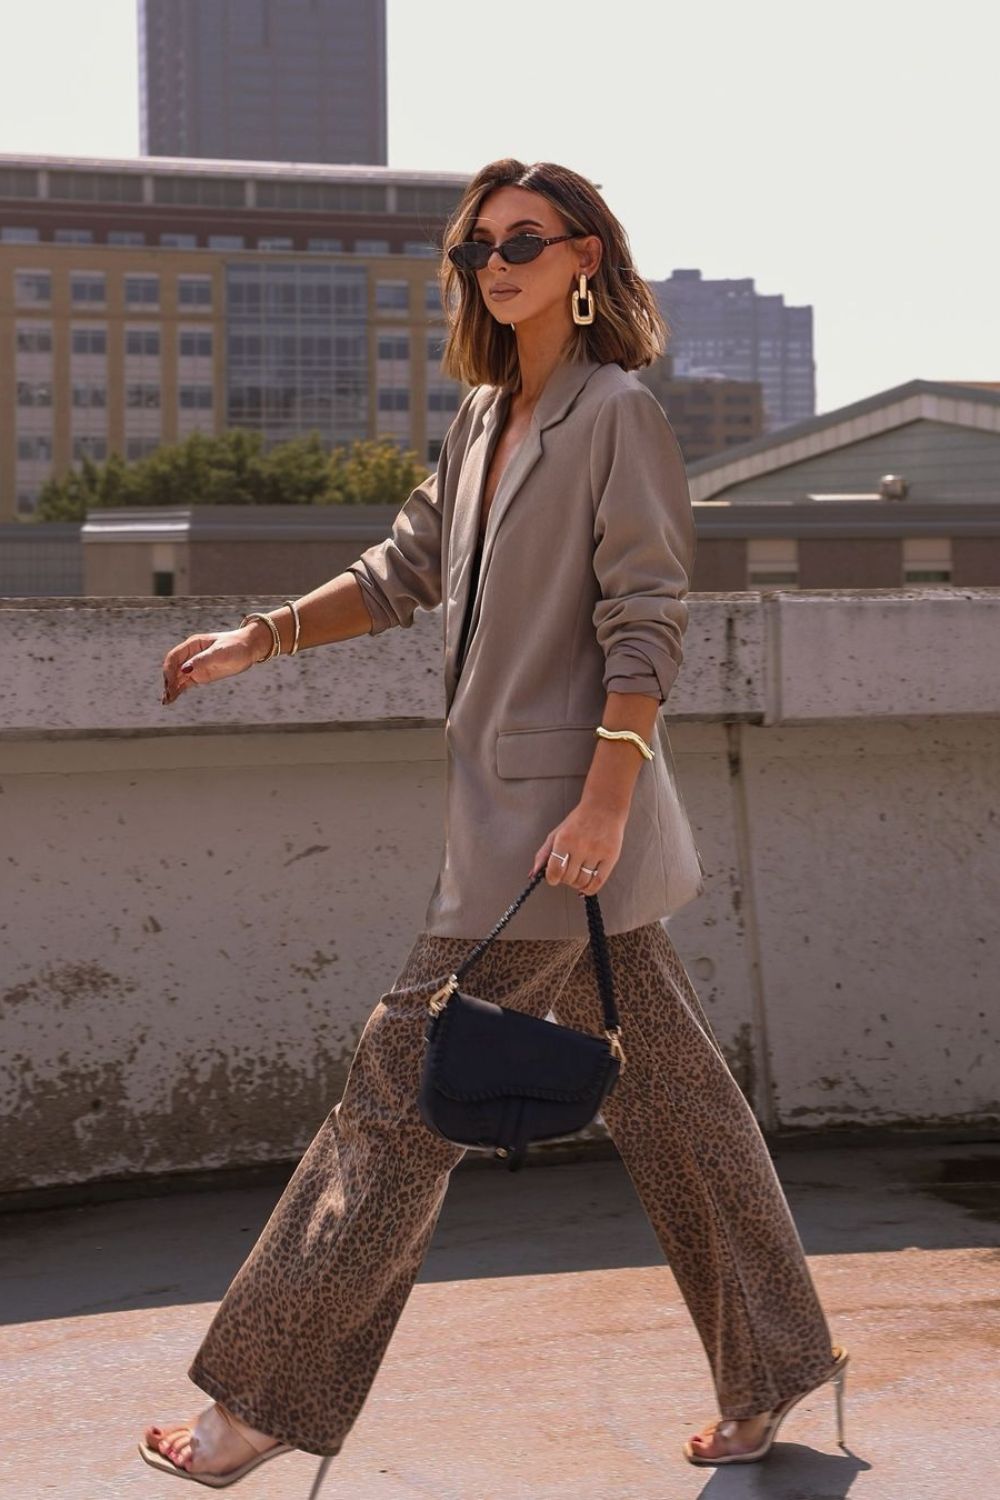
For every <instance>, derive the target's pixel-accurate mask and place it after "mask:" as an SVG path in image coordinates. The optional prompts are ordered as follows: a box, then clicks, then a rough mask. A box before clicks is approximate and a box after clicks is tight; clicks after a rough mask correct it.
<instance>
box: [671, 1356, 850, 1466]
mask: <svg viewBox="0 0 1000 1500" xmlns="http://www.w3.org/2000/svg"><path fill="white" fill-rule="evenodd" d="M833 1354H834V1363H833V1366H832V1368H831V1369H830V1371H829V1373H828V1374H826V1375H824V1376H823V1379H822V1380H820V1381H818V1382H817V1383H816V1385H813V1386H810V1387H809V1389H808V1390H807V1391H800V1392H799V1394H798V1395H797V1396H788V1397H787V1398H786V1399H785V1400H784V1401H782V1402H780V1403H779V1404H778V1405H777V1406H776V1407H775V1408H774V1410H773V1411H770V1412H768V1417H767V1426H766V1427H765V1428H764V1432H763V1435H762V1437H761V1440H760V1442H759V1443H758V1445H757V1447H756V1448H752V1449H750V1451H749V1452H747V1453H722V1454H720V1455H719V1456H718V1458H706V1457H703V1456H702V1455H701V1454H700V1453H696V1452H695V1451H694V1449H693V1448H692V1446H691V1440H690V1438H689V1439H688V1441H687V1442H686V1443H685V1444H684V1457H685V1458H686V1459H687V1461H688V1463H689V1464H701V1465H705V1466H708V1465H715V1464H752V1463H756V1462H758V1460H759V1459H762V1458H766V1457H767V1455H768V1454H769V1453H770V1451H771V1446H772V1444H773V1443H774V1440H775V1438H776V1437H777V1436H778V1429H779V1428H780V1426H781V1424H782V1422H783V1421H784V1420H785V1418H786V1417H787V1416H788V1413H789V1412H790V1411H791V1409H792V1407H793V1406H795V1405H796V1403H797V1402H799V1401H801V1400H802V1399H803V1398H804V1397H806V1396H809V1395H811V1394H812V1392H813V1391H818V1390H819V1388H820V1386H823V1385H826V1384H827V1383H828V1382H831V1381H832V1383H833V1390H834V1395H835V1396H836V1399H837V1442H838V1443H839V1444H840V1445H841V1447H843V1444H844V1382H845V1380H846V1376H847V1362H848V1360H849V1359H850V1355H849V1354H848V1352H847V1350H846V1349H843V1348H841V1347H840V1346H839V1345H837V1346H836V1347H835V1348H834V1350H833ZM736 1427H737V1423H736V1422H735V1421H733V1420H732V1419H730V1420H729V1421H721V1422H716V1423H715V1425H714V1426H713V1427H712V1428H711V1431H710V1434H709V1436H714V1435H715V1433H718V1434H719V1436H720V1437H724V1438H728V1437H733V1436H734V1435H735V1432H736Z"/></svg>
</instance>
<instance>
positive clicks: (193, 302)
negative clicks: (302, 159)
mask: <svg viewBox="0 0 1000 1500" xmlns="http://www.w3.org/2000/svg"><path fill="white" fill-rule="evenodd" d="M466 181H467V178H466V177H464V176H462V175H460V174H449V173H432V172H407V171H394V170H392V169H390V168H388V167H344V166H339V167H338V166H331V167H309V166H298V167H294V166H288V165H285V164H280V163H274V162H255V163H249V164H247V163H239V164H237V163H233V162H201V161H198V162H193V161H179V160H174V161H170V160H164V159H159V158H156V159H154V158H148V157H147V158H137V159H130V160H117V159H85V158H74V157H30V158H26V157H13V156H0V521H3V520H5V519H6V520H11V519H15V518H16V517H28V516H30V515H31V513H32V512H33V510H34V508H35V505H36V503H37V499H38V494H39V492H40V490H41V488H42V486H43V484H44V483H45V480H46V479H47V478H48V477H49V475H50V474H53V473H55V474H59V475H61V474H64V473H65V472H66V471H67V469H68V468H69V467H70V466H71V465H72V464H74V463H78V462H80V461H81V460H82V458H83V457H84V455H87V454H89V455H90V456H91V457H92V458H93V459H94V460H95V461H101V460H103V459H106V458H107V457H108V456H109V455H110V454H111V453H112V452H117V453H119V454H120V455H121V456H122V457H123V458H125V459H127V460H135V459H138V458H141V457H143V456H144V455H146V454H148V453H149V452H151V451H152V450H153V449H154V448H156V447H157V446H158V445H159V444H160V443H162V442H173V441H176V440H178V439H182V438H184V437H185V436H186V435H187V434H188V433H191V432H194V431H206V432H218V431H222V430H224V429H226V428H229V427H243V428H248V429H250V430H253V431H257V432H260V433H261V435H262V437H263V439H264V442H265V445H266V446H271V445H272V444H274V443H276V442H280V441H282V440H283V439H287V438H290V437H294V436H297V435H300V434H302V433H306V432H308V431H310V430H315V431H318V432H319V433H320V435H321V437H322V438H323V439H324V440H325V441H326V442H327V443H329V444H330V445H331V446H332V445H333V444H334V443H350V442H351V441H353V440H355V439H358V438H373V437H379V436H391V437H393V438H395V440H396V441H397V442H398V443H399V444H400V446H402V447H404V448H412V449H413V450H414V451H415V452H416V453H417V454H418V455H419V456H420V457H421V459H422V460H424V461H425V462H427V463H428V464H433V463H435V462H436V460H437V457H438V454H439V452H440V446H441V441H442V439H443V437H444V434H445V433H446V432H447V430H448V426H449V425H450V423H451V420H452V417H453V416H454V413H455V411H456V410H457V409H458V405H459V401H460V399H461V395H462V394H463V390H464V388H463V387H462V386H461V385H459V384H458V383H457V382H456V381H453V380H451V379H449V378H448V377H447V376H445V375H444V374H443V373H442V372H441V369H440V356H441V352H442V349H443V345H444V336H445V324H444V317H443V313H442V309H441V304H440V294H439V288H438V282H437V271H438V256H439V253H440V251H439V246H440V241H441V235H442V232H443V228H444V224H445V221H446V219H447V217H448V215H449V214H450V212H451V210H452V209H453V207H454V205H455V204H456V202H457V201H458V198H459V197H460V195H461V192H462V190H463V188H464V186H465V184H466Z"/></svg>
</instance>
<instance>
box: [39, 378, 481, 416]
mask: <svg viewBox="0 0 1000 1500" xmlns="http://www.w3.org/2000/svg"><path fill="white" fill-rule="evenodd" d="M177 392H178V396H177V399H178V404H179V406H180V407H181V408H182V409H184V408H188V409H192V410H194V409H203V408H205V407H210V406H211V405H212V387H211V385H206V384H205V383H204V382H199V383H197V384H190V385H180V386H178V388H177ZM72 401H73V405H74V406H75V407H76V408H77V409H79V408H84V409H90V408H92V407H97V408H100V409H101V410H102V411H103V410H105V409H106V408H107V404H108V389H107V386H104V385H96V384H93V383H90V384H88V383H80V384H76V385H74V386H73V395H72ZM17 404H18V406H20V407H32V408H34V407H46V408H51V406H52V385H51V383H50V382H49V381H47V380H19V381H18V382H17ZM125 405H126V406H127V407H147V408H149V407H159V405H160V387H159V385H158V384H157V383H156V382H155V381H142V380H140V381H134V382H130V383H129V384H128V385H126V387H125ZM456 409H457V408H456Z"/></svg>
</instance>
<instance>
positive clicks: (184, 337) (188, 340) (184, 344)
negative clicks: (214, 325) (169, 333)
mask: <svg viewBox="0 0 1000 1500" xmlns="http://www.w3.org/2000/svg"><path fill="white" fill-rule="evenodd" d="M178 342H179V352H180V356H181V359H211V357H212V331H211V329H209V328H196V329H190V328H182V329H181V332H180V335H179V340H178Z"/></svg>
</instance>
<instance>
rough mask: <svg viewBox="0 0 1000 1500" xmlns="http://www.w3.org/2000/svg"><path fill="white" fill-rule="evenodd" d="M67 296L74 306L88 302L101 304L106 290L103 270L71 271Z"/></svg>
mask: <svg viewBox="0 0 1000 1500" xmlns="http://www.w3.org/2000/svg"><path fill="white" fill-rule="evenodd" d="M69 296H70V301H71V302H72V303H73V305H74V307H80V306H81V305H84V304H87V303H90V304H94V303H100V304H103V302H104V300H105V297H106V291H105V284H104V272H103V271H71V272H70V273H69Z"/></svg>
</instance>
